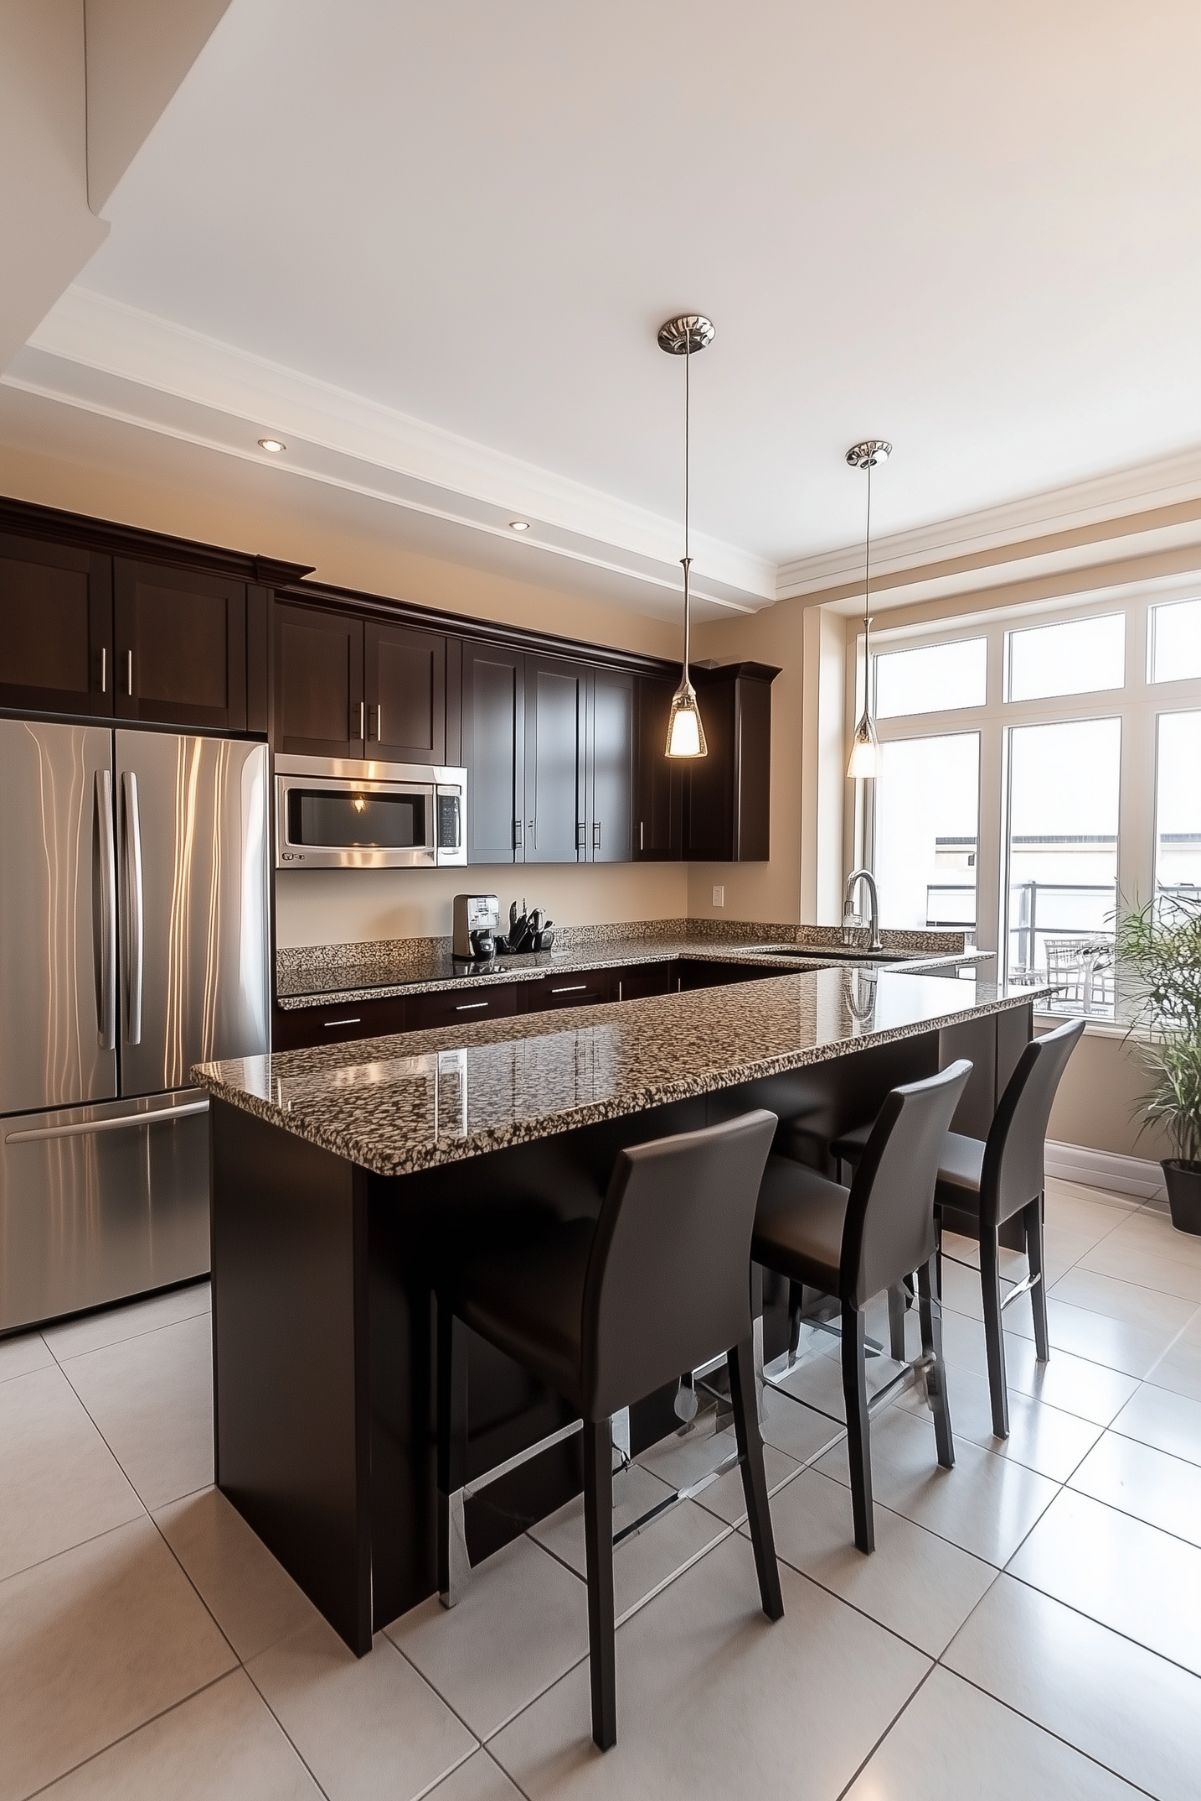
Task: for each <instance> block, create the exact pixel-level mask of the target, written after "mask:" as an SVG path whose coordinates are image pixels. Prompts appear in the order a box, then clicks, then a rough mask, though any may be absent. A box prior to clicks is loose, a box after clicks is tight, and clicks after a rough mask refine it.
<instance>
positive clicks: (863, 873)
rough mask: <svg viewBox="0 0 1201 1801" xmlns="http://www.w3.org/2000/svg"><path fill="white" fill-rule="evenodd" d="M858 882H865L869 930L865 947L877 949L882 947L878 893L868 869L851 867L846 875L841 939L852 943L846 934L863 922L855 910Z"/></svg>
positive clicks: (855, 929) (871, 949) (870, 949)
mask: <svg viewBox="0 0 1201 1801" xmlns="http://www.w3.org/2000/svg"><path fill="white" fill-rule="evenodd" d="M860 882H866V883H867V901H868V909H869V911H868V925H869V928H870V930H871V938H870V940H869V942H868V947H867V948H868V950H869V951H878V950H881V949H882V948H883V947H882V945H881V943H880V895H879V892H878V890H877V888H876V878H875V876H874V875H873V874H872V872H871V870H870V869H852V871H851V873H850V875H849V876H848V877H847V885H846V888H845V890H844V892H843V897H842V941H843V943H844V944H852V943H853V942H854V941H853V939H852V938H851V937H850V936H849V935H848V934H849V933H851V932H852V931H857V930H858V929H859V928H860V927H861V926H862V924H863V918H862V915H861V914H859V913H856V911H855V888H856V886H857V884H858V883H860Z"/></svg>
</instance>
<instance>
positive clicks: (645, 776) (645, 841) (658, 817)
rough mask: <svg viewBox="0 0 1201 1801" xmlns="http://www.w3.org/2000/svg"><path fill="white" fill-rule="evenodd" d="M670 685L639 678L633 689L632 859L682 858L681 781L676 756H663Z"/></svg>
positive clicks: (658, 678) (659, 679)
mask: <svg viewBox="0 0 1201 1801" xmlns="http://www.w3.org/2000/svg"><path fill="white" fill-rule="evenodd" d="M674 686H675V685H674V683H673V682H671V681H670V680H669V679H667V678H666V677H662V678H661V677H659V676H639V677H638V680H637V684H636V689H635V708H636V713H635V722H634V724H635V730H634V833H633V855H634V857H635V859H636V860H638V861H644V862H648V863H649V862H659V863H662V862H674V861H676V860H678V859H679V858H680V857H681V856H682V855H683V842H684V808H683V799H684V791H683V780H682V772H681V768H680V763H679V760H678V758H674V757H669V756H668V755H667V715H668V712H669V711H670V708H671V697H672V694H673V692H674Z"/></svg>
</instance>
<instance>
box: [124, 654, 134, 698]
mask: <svg viewBox="0 0 1201 1801" xmlns="http://www.w3.org/2000/svg"><path fill="white" fill-rule="evenodd" d="M125 692H126V694H132V693H133V652H132V650H127V651H126V652H125Z"/></svg>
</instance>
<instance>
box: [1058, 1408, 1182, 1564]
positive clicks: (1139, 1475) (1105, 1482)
mask: <svg viewBox="0 0 1201 1801" xmlns="http://www.w3.org/2000/svg"><path fill="white" fill-rule="evenodd" d="M1070 1486H1071V1487H1072V1488H1074V1489H1076V1490H1078V1491H1079V1493H1080V1494H1084V1495H1091V1496H1092V1497H1093V1499H1094V1501H1104V1502H1105V1503H1106V1505H1107V1506H1109V1507H1120V1508H1121V1510H1122V1512H1123V1513H1132V1514H1134V1515H1135V1517H1136V1518H1137V1519H1140V1520H1145V1521H1146V1523H1147V1524H1148V1525H1149V1526H1158V1527H1159V1528H1160V1530H1161V1531H1163V1532H1173V1533H1175V1535H1176V1537H1177V1538H1186V1539H1188V1540H1189V1542H1190V1543H1191V1544H1194V1545H1198V1546H1201V1468H1199V1467H1198V1466H1197V1465H1196V1464H1195V1463H1186V1462H1185V1461H1184V1460H1183V1459H1182V1458H1180V1457H1171V1456H1169V1455H1168V1454H1167V1453H1166V1452H1164V1451H1156V1450H1153V1449H1152V1448H1151V1446H1150V1445H1141V1444H1136V1442H1135V1441H1134V1439H1132V1438H1122V1437H1120V1436H1119V1434H1118V1433H1116V1432H1107V1433H1106V1434H1105V1436H1104V1437H1103V1438H1102V1439H1101V1441H1100V1442H1099V1444H1097V1445H1096V1446H1095V1448H1094V1449H1093V1450H1092V1451H1090V1452H1089V1454H1088V1456H1087V1457H1086V1458H1085V1459H1084V1462H1083V1463H1082V1464H1081V1465H1080V1468H1079V1469H1078V1470H1077V1471H1076V1473H1075V1475H1074V1476H1073V1477H1072V1480H1071V1483H1070Z"/></svg>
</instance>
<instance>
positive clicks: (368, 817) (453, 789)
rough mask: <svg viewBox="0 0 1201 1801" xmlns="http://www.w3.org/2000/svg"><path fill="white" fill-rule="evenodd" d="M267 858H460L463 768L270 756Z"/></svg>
mask: <svg viewBox="0 0 1201 1801" xmlns="http://www.w3.org/2000/svg"><path fill="white" fill-rule="evenodd" d="M275 861H276V865H277V867H278V868H280V869H423V868H432V867H433V866H434V865H435V864H443V865H452V866H453V865H455V864H465V863H466V861H467V771H466V770H465V769H445V768H442V767H440V766H439V765H436V764H432V763H372V762H358V761H352V760H350V759H348V758H342V757H277V758H276V759H275Z"/></svg>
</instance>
